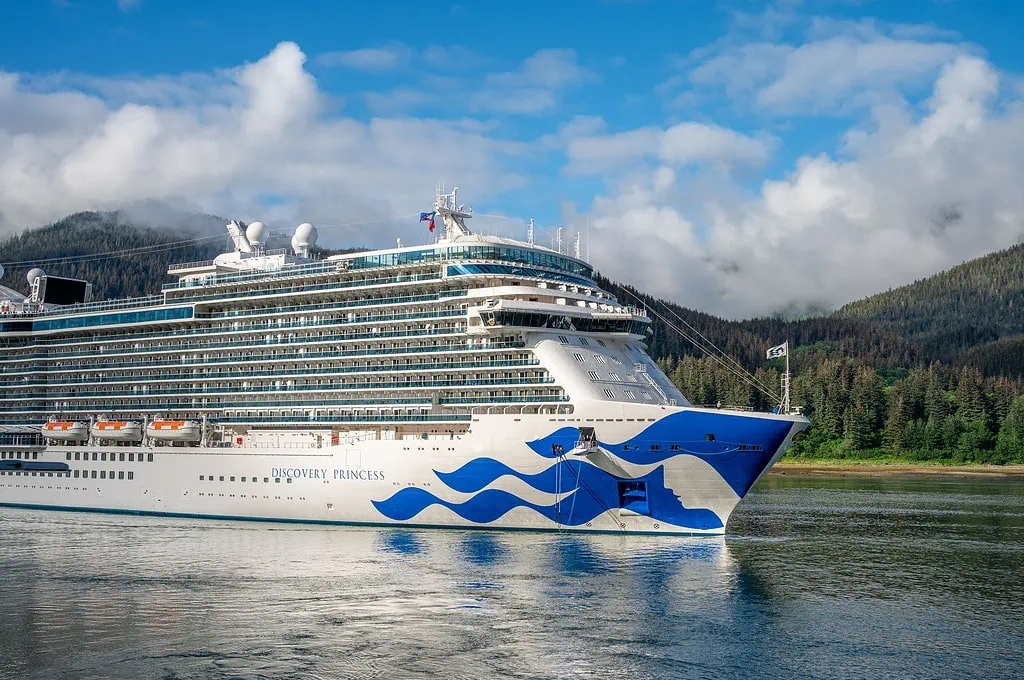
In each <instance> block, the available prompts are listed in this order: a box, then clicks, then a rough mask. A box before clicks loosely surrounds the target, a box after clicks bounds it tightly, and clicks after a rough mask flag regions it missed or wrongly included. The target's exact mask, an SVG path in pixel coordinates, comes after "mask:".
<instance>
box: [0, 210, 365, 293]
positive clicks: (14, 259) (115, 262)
mask: <svg viewBox="0 0 1024 680" xmlns="http://www.w3.org/2000/svg"><path fill="white" fill-rule="evenodd" d="M137 219H138V218H130V217H128V216H126V215H124V214H122V213H119V212H81V213H76V214H74V215H69V216H68V217H65V218H64V219H62V220H60V221H58V222H55V223H53V224H51V225H49V226H46V227H42V228H40V229H29V230H27V231H25V232H22V233H21V234H18V235H16V236H12V237H10V238H9V239H7V240H0V264H2V265H4V268H5V269H6V270H7V272H6V273H5V274H4V278H3V280H0V284H2V285H5V286H7V287H9V288H14V289H15V290H17V291H20V292H22V293H26V294H27V293H28V284H27V283H26V280H25V274H26V273H27V272H28V270H29V269H31V268H32V267H35V266H38V267H40V268H42V269H43V270H44V271H45V272H47V273H48V274H53V275H54V276H68V277H71V278H76V279H84V280H86V281H90V282H91V283H92V284H93V299H95V300H106V299H109V298H120V297H137V296H141V295H151V294H154V293H159V292H160V286H161V285H162V284H164V283H167V282H168V281H172V280H173V279H172V278H169V277H168V276H167V267H168V265H170V264H172V263H175V262H195V261H200V260H211V259H213V258H214V257H216V256H217V255H220V254H221V253H223V252H228V251H230V250H231V248H232V247H233V246H232V245H231V239H230V238H228V235H227V232H226V231H225V229H224V225H225V223H226V222H227V220H224V219H222V218H220V217H214V216H210V215H183V216H181V217H180V218H179V219H178V220H177V223H176V224H175V226H167V225H166V224H152V225H142V224H139V223H138V222H137V221H136V220H137ZM166 220H167V217H166V216H163V217H162V218H161V220H160V221H161V222H163V221H166ZM288 245H289V237H288V236H285V235H280V234H273V233H272V234H271V236H270V238H269V239H268V241H267V248H268V249H273V248H284V247H287V246H288ZM313 250H314V252H315V254H316V255H317V256H320V257H323V256H326V255H333V254H334V253H339V252H349V251H351V250H360V249H359V248H352V249H342V250H325V249H323V248H314V249H313Z"/></svg>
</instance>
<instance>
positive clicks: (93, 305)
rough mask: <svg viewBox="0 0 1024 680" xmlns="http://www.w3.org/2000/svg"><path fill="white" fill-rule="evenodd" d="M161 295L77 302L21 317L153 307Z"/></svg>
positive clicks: (159, 302)
mask: <svg viewBox="0 0 1024 680" xmlns="http://www.w3.org/2000/svg"><path fill="white" fill-rule="evenodd" d="M163 300H164V298H163V296H162V295H145V296H143V297H134V298H122V299H118V300H100V301H98V302H79V303H75V304H73V305H62V306H60V307H57V308H56V309H47V310H38V311H34V312H26V313H24V314H21V315H19V316H21V317H41V316H47V317H50V316H65V315H68V314H87V313H91V312H103V311H107V310H110V309H125V308H134V307H138V308H140V309H141V308H144V307H154V306H157V305H160V304H162V303H163Z"/></svg>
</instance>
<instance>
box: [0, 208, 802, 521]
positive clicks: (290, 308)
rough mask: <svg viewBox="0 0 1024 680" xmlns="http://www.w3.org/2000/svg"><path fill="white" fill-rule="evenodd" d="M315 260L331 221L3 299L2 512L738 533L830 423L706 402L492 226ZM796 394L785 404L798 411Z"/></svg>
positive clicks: (573, 281)
mask: <svg viewBox="0 0 1024 680" xmlns="http://www.w3.org/2000/svg"><path fill="white" fill-rule="evenodd" d="M472 214H473V213H472V210H471V209H470V208H468V207H466V206H463V205H460V204H459V203H458V201H457V190H455V191H452V192H450V193H444V192H442V191H438V193H437V196H436V200H435V205H434V210H433V212H430V213H424V214H423V215H422V217H421V219H422V220H423V221H427V222H429V227H430V231H431V233H433V231H434V225H435V220H436V221H437V223H438V227H439V229H438V232H437V237H436V238H434V239H432V242H431V243H429V244H428V245H420V246H413V247H402V246H401V244H400V243H399V247H396V248H392V249H385V250H376V251H364V252H355V253H349V254H342V255H334V256H330V257H326V258H320V259H318V258H317V257H315V256H314V251H315V248H314V246H315V243H316V237H317V231H316V229H315V228H314V227H313V226H312V225H310V224H302V225H300V226H299V227H298V228H297V229H296V230H295V232H294V236H293V237H292V240H291V246H292V247H291V248H289V249H281V250H268V249H266V248H265V243H266V241H267V236H268V230H267V228H266V227H265V226H264V225H263V224H262V223H260V222H254V223H252V224H248V225H246V224H243V223H240V222H235V221H232V222H230V223H229V224H228V225H227V231H228V233H229V235H230V237H231V239H232V242H233V244H234V250H233V252H227V253H224V254H222V255H220V256H218V257H216V258H215V259H213V260H212V261H205V262H187V263H182V264H176V265H173V266H171V267H170V269H169V274H170V275H171V277H172V278H176V279H177V281H176V282H173V283H168V284H166V285H164V286H163V290H162V291H161V293H160V294H159V295H153V296H149V297H143V298H132V299H121V300H110V301H99V302H91V301H88V298H89V293H90V288H89V285H88V284H87V283H86V282H81V281H75V280H71V279H61V278H59V277H54V276H48V275H46V274H45V273H43V272H42V271H41V270H38V269H35V270H33V271H31V272H30V273H29V283H30V284H31V291H32V292H31V295H30V296H29V297H28V298H26V297H25V296H24V295H21V296H19V295H17V294H16V293H14V291H12V290H11V289H9V288H8V289H0V290H6V295H5V296H4V297H5V299H3V301H2V302H0V505H2V506H11V507H25V508H40V509H54V510H65V511H68V510H70V511H93V512H112V513H138V514H149V515H167V516H180V517H197V518H217V519H244V520H264V521H293V522H315V523H331V524H351V525H407V526H419V527H449V528H479V527H483V528H494V529H529V530H561V531H601V532H619V533H655V534H658V533H662V534H722V533H724V532H725V526H726V523H727V521H728V519H729V516H730V513H732V511H733V509H734V508H735V507H736V505H737V504H738V503H739V502H740V500H741V499H742V498H743V497H744V495H745V494H746V493H747V492H748V491H749V490H750V488H751V487H752V486H753V485H754V483H755V482H756V481H757V480H758V479H759V478H760V477H761V476H762V475H763V474H764V473H765V472H766V471H767V470H768V469H769V468H770V467H771V466H772V464H773V463H775V461H777V460H778V459H779V457H780V456H782V454H783V452H784V451H785V450H786V447H787V446H788V445H789V444H790V443H791V441H792V439H793V436H794V435H795V434H796V433H798V432H799V431H801V430H802V429H804V428H806V427H807V425H808V421H807V419H806V418H805V417H803V416H802V415H800V414H799V413H793V412H790V409H789V408H788V404H785V402H781V403H780V407H779V408H777V409H775V410H774V411H773V412H771V413H756V412H751V411H744V410H732V409H728V408H706V407H698V406H695V405H692V404H691V403H690V402H689V401H687V399H686V397H685V396H684V395H683V394H681V393H680V392H679V390H678V389H677V388H676V387H675V386H674V385H673V384H672V382H671V381H670V380H669V379H668V378H667V377H666V376H665V374H664V373H663V372H662V371H661V370H660V369H659V368H658V366H657V364H656V363H655V362H654V361H653V360H652V359H651V357H650V356H648V354H647V352H646V349H647V348H646V345H645V338H646V337H647V335H648V333H649V330H648V329H649V326H650V324H651V319H650V318H649V317H648V315H647V313H646V312H645V311H644V310H643V309H640V308H636V307H633V306H630V305H629V304H625V303H624V302H623V301H620V300H618V299H616V297H615V296H613V295H611V294H610V293H609V292H607V291H605V290H603V289H602V288H601V287H600V286H599V285H598V283H597V282H596V281H595V276H594V270H593V268H592V266H591V265H590V264H589V263H588V262H586V261H585V260H584V259H583V258H581V257H580V253H579V246H578V242H577V246H576V252H575V255H570V254H568V253H563V252H560V251H561V250H563V249H562V248H561V246H559V247H558V248H557V249H554V248H545V247H543V246H541V245H538V244H537V243H535V241H534V238H533V234H532V229H531V231H530V234H529V236H528V237H527V240H526V241H517V240H512V239H507V238H499V237H496V236H490V235H482V234H477V233H474V232H473V231H472V230H471V229H470V228H469V227H468V226H467V222H468V220H469V219H470V218H471V217H472ZM784 405H785V407H784Z"/></svg>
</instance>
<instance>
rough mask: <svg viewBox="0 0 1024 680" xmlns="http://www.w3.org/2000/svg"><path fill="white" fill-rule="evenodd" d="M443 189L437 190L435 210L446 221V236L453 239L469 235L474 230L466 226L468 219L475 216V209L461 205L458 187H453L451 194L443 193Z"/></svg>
mask: <svg viewBox="0 0 1024 680" xmlns="http://www.w3.org/2000/svg"><path fill="white" fill-rule="evenodd" d="M443 191H444V190H443V189H438V190H437V196H436V197H435V198H434V210H435V212H437V215H438V216H439V217H440V218H441V221H442V222H443V223H444V237H445V238H446V239H451V238H454V237H456V236H469V235H470V234H472V233H473V232H472V231H470V229H469V227H467V226H466V220H468V219H470V218H471V217H473V209H472V208H470V207H469V206H465V205H459V203H458V193H459V188H458V187H452V192H451V193H450V194H446V193H443Z"/></svg>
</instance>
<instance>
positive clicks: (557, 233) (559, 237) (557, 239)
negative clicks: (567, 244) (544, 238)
mask: <svg viewBox="0 0 1024 680" xmlns="http://www.w3.org/2000/svg"><path fill="white" fill-rule="evenodd" d="M555 242H556V243H557V244H558V254H559V255H561V254H562V227H559V228H558V229H557V230H556V231H555Z"/></svg>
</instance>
